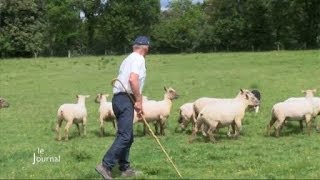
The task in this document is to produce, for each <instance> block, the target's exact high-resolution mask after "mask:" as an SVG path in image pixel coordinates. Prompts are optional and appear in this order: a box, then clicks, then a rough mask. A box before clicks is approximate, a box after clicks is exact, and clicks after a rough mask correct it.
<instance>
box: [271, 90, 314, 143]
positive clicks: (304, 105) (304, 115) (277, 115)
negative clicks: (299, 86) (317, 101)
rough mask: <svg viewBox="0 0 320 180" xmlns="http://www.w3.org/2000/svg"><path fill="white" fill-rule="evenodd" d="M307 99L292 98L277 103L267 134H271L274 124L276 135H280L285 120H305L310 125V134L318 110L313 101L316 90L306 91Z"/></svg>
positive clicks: (273, 109)
mask: <svg viewBox="0 0 320 180" xmlns="http://www.w3.org/2000/svg"><path fill="white" fill-rule="evenodd" d="M304 92H305V93H306V97H305V99H302V100H291V101H285V102H280V103H277V104H275V105H274V106H273V108H272V115H271V120H270V122H269V124H268V126H267V134H268V135H270V130H271V128H272V126H275V131H276V137H279V135H280V131H281V129H282V126H283V124H284V122H285V121H300V127H301V126H302V120H304V121H305V122H306V124H307V126H308V134H310V133H311V132H310V131H311V122H312V118H314V117H316V115H317V112H316V111H315V106H314V103H313V96H314V93H315V91H314V90H307V91H304Z"/></svg>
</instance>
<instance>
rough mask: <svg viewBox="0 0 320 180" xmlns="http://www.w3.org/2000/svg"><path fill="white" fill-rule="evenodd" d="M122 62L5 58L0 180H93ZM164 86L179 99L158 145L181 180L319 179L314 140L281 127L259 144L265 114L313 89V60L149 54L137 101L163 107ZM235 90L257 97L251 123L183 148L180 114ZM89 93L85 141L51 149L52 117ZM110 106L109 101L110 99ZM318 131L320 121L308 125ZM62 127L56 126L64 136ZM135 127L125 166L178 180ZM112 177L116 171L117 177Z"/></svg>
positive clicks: (317, 68)
mask: <svg viewBox="0 0 320 180" xmlns="http://www.w3.org/2000/svg"><path fill="white" fill-rule="evenodd" d="M124 57H125V56H107V57H79V58H71V59H67V58H39V59H8V60H1V61H0V96H1V97H4V98H6V99H7V100H8V101H9V103H10V105H11V106H10V108H7V109H1V110H0V128H1V136H0V137H1V138H0V139H1V140H0V178H41V179H42V178H59V179H60V178H68V179H70V178H81V179H82V178H85V179H87V178H101V177H100V176H99V175H98V174H97V173H96V172H95V170H94V168H95V166H96V165H97V164H98V163H100V162H101V159H102V157H103V155H104V153H105V152H106V150H107V149H108V147H109V146H110V145H111V143H112V142H113V139H114V133H115V131H114V130H113V128H112V125H111V123H107V124H106V125H105V126H106V131H107V133H108V135H107V136H106V137H99V122H98V107H99V105H98V104H96V103H94V98H95V96H96V94H97V93H100V92H103V93H109V94H112V87H111V85H110V81H111V79H113V78H114V77H116V75H117V71H118V68H119V65H120V63H121V61H122V60H123V58H124ZM163 86H171V87H173V88H174V89H176V91H177V92H178V93H179V94H180V95H181V96H180V98H179V99H178V100H176V101H174V103H173V108H172V111H171V116H170V118H169V120H168V128H167V129H166V136H165V137H160V140H161V142H162V143H163V145H164V146H165V147H166V148H167V151H168V152H169V154H170V156H171V157H172V158H173V160H174V162H175V163H176V165H177V167H178V168H179V169H180V171H181V173H182V175H183V177H184V178H186V179H194V178H210V179H214V178H219V179H220V178H319V177H320V171H319V169H320V163H319V157H320V156H319V155H320V138H319V136H320V134H319V133H317V132H316V131H315V129H314V128H313V129H312V134H311V135H310V136H308V135H307V134H306V133H305V132H303V133H301V132H300V130H299V124H298V122H292V123H289V125H288V126H287V127H285V128H284V129H283V131H282V134H281V137H280V138H275V137H274V136H271V137H266V136H265V130H266V125H267V123H268V122H269V120H270V111H271V108H272V105H273V104H275V103H276V102H279V101H283V100H285V99H287V98H288V97H292V96H303V95H302V94H301V92H300V90H301V89H308V88H318V89H319V90H320V52H319V51H292V52H290V51H289V52H261V53H214V54H177V55H149V56H148V57H147V79H146V83H145V88H144V95H146V96H148V97H149V99H156V100H160V99H162V98H163V93H164V91H163ZM240 88H258V89H259V90H260V91H261V92H262V105H261V111H260V113H259V114H257V115H255V114H254V113H246V116H245V118H244V121H243V130H242V134H241V137H240V138H239V139H238V140H233V139H229V138H227V137H226V136H225V134H226V131H227V129H226V128H225V129H221V131H220V136H219V137H220V138H219V139H218V141H219V142H218V143H216V144H212V143H208V142H206V141H205V139H203V138H202V137H201V136H198V138H197V140H196V141H195V142H194V143H192V144H189V143H188V138H189V137H190V131H189V132H187V133H185V132H184V133H176V132H175V131H174V129H175V127H176V126H177V119H178V108H179V107H180V106H181V105H182V104H183V103H186V102H192V101H194V100H196V99H197V98H199V97H204V96H208V97H226V98H227V97H230V98H231V97H234V96H235V95H236V94H237V93H238V91H239V89H240ZM76 94H89V95H91V97H90V98H89V99H87V102H86V106H87V109H88V115H89V117H88V127H87V136H86V137H80V136H78V134H77V129H76V126H74V125H73V126H72V128H71V129H70V140H69V141H68V142H66V141H61V142H58V141H56V140H55V131H54V130H53V129H54V126H55V122H56V111H57V109H58V107H59V106H60V105H61V104H63V103H73V102H75V101H76V98H75V95H76ZM109 100H111V98H109ZM316 121H317V123H319V117H318V118H317V119H316ZM64 125H65V123H63V127H64ZM141 134H142V125H135V135H136V136H135V142H134V144H133V146H132V150H131V156H130V159H131V162H132V166H133V167H134V168H136V169H139V170H141V171H143V172H144V175H142V176H140V177H139V178H143V179H152V178H156V179H159V178H163V179H176V178H178V176H177V175H176V173H175V171H174V169H173V168H172V166H171V165H170V164H169V161H168V160H166V157H165V155H164V154H163V153H162V152H161V150H160V148H159V147H158V145H157V144H156V142H155V141H154V139H153V138H152V137H151V136H142V135H141ZM38 148H41V149H44V155H43V156H60V162H57V163H53V162H44V163H38V164H35V165H32V163H33V156H34V153H37V149H38ZM113 174H114V176H117V177H119V174H120V172H119V171H118V170H117V169H116V168H115V170H114V172H113Z"/></svg>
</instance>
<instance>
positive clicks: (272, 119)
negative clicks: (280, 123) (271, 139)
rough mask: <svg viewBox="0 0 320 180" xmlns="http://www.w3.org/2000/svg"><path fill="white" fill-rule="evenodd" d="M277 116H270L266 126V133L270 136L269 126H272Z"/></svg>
mask: <svg viewBox="0 0 320 180" xmlns="http://www.w3.org/2000/svg"><path fill="white" fill-rule="evenodd" d="M276 120H277V118H275V117H274V116H272V118H271V120H270V122H269V124H268V126H267V135H268V136H270V134H271V128H272V126H273V124H274V123H275V122H276Z"/></svg>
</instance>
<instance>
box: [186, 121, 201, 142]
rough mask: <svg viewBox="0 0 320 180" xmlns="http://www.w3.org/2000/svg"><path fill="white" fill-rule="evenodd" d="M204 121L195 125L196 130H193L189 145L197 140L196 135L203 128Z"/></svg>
mask: <svg viewBox="0 0 320 180" xmlns="http://www.w3.org/2000/svg"><path fill="white" fill-rule="evenodd" d="M202 124H203V123H202V120H198V121H197V122H196V123H195V126H194V128H193V129H192V134H191V137H190V139H189V143H192V142H193V141H194V139H195V138H196V135H197V132H198V130H199V128H200V127H201V125H202Z"/></svg>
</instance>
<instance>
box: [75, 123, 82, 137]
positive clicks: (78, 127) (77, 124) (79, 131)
mask: <svg viewBox="0 0 320 180" xmlns="http://www.w3.org/2000/svg"><path fill="white" fill-rule="evenodd" d="M76 126H77V129H78V133H79V136H81V130H80V126H79V123H76Z"/></svg>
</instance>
